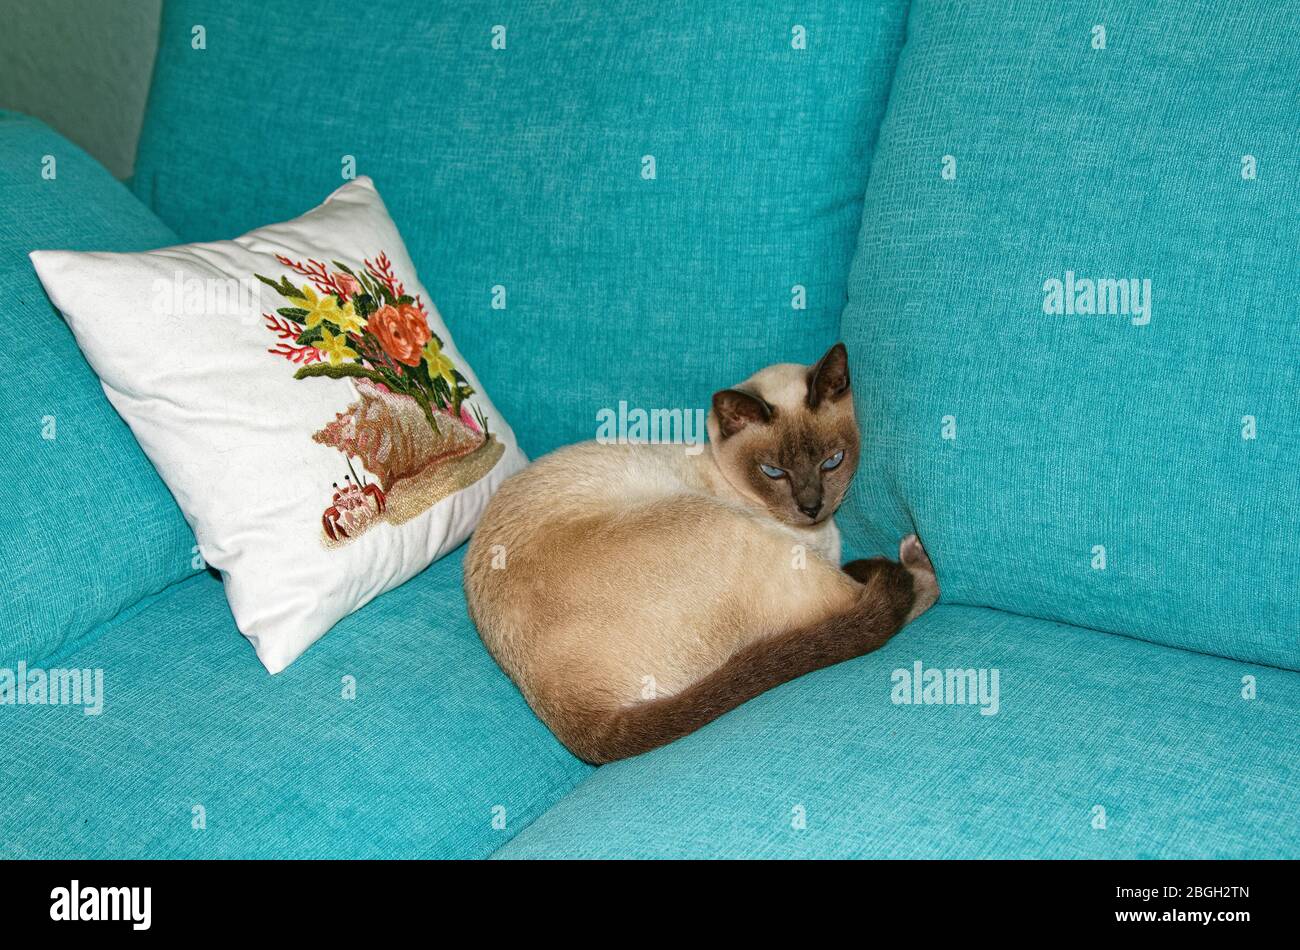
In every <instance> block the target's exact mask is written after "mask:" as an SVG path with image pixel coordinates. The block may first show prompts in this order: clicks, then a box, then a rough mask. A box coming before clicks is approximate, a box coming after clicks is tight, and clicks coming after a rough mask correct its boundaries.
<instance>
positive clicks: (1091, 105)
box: [842, 0, 1300, 668]
mask: <svg viewBox="0 0 1300 950" xmlns="http://www.w3.org/2000/svg"><path fill="white" fill-rule="evenodd" d="M1107 9H1108V13H1107V14H1106V15H1105V17H1104V18H1103V17H1102V15H1101V14H1097V13H1094V12H1091V11H1089V10H1084V9H1082V8H1081V9H1079V10H1078V11H1075V12H1060V11H1050V12H1049V11H1047V10H1046V9H1045V7H1044V5H1043V4H1042V3H1040V2H1038V0H1017V2H1012V3H1008V4H1004V5H999V8H998V13H997V15H996V16H991V15H989V14H988V13H987V11H984V10H983V9H981V8H979V7H978V6H971V5H967V4H960V3H948V2H938V0H916V2H914V3H913V4H912V9H911V14H910V21H909V25H908V40H907V46H906V48H905V50H904V52H903V54H902V56H901V58H900V62H899V65H898V71H897V74H896V79H895V84H894V89H893V92H892V97H891V100H890V104H889V110H888V115H887V117H886V119H885V121H884V124H883V126H882V129H881V135H880V142H879V146H878V148H877V152H876V157H875V163H874V166H873V168H872V173H871V181H870V185H869V187H868V190H867V194H866V199H865V206H864V210H863V227H862V233H861V236H860V239H859V245H858V252H857V256H856V258H855V262H854V265H853V271H852V275H851V278H850V283H849V297H850V301H849V305H848V308H847V309H846V311H845V314H844V321H843V334H844V337H845V339H846V342H847V343H848V344H849V347H850V353H851V354H852V355H853V357H854V359H855V364H854V369H855V375H854V385H855V388H856V398H857V407H858V411H859V414H860V417H861V422H862V425H863V430H864V433H865V445H864V464H863V466H862V469H861V472H860V474H859V475H858V480H857V484H856V487H855V493H854V494H853V496H852V498H851V500H850V502H849V504H848V505H847V506H846V509H845V514H844V521H843V523H842V527H843V528H844V530H845V534H846V541H847V544H848V546H849V548H850V549H851V550H853V549H856V550H857V551H870V550H893V549H894V548H895V545H896V543H897V538H898V535H899V534H901V533H903V532H905V531H909V530H912V528H913V527H915V528H916V529H917V530H919V532H920V534H921V537H922V539H923V540H924V541H925V543H926V546H927V548H928V549H929V551H930V554H931V555H932V557H933V558H934V561H935V564H936V567H937V568H938V572H939V579H940V582H941V585H942V587H943V596H944V600H945V601H947V602H950V603H962V604H974V605H982V606H993V607H1000V608H1005V609H1007V610H1012V611H1017V612H1020V613H1024V614H1028V615H1032V616H1038V617H1044V618H1048V619H1053V620H1061V621H1066V622H1070V623H1074V624H1080V625H1083V626H1088V627H1093V628H1096V629H1100V630H1108V631H1115V632H1119V633H1124V634H1129V635H1132V636H1136V637H1142V638H1146V639H1150V640H1154V641H1158V642H1161V643H1165V644H1170V645H1174V646H1178V647H1185V648H1188V649H1192V650H1198V651H1203V652H1209V653H1215V654H1221V655H1226V656H1230V657H1235V658H1238V659H1242V660H1251V661H1258V662H1263V663H1270V664H1274V665H1280V666H1287V667H1292V668H1297V667H1300V634H1298V631H1300V597H1297V596H1296V591H1297V586H1298V584H1300V516H1298V515H1297V511H1300V474H1298V473H1300V385H1298V383H1300V318H1298V316H1297V313H1298V305H1297V300H1298V299H1300V298H1297V287H1300V253H1298V252H1297V248H1300V215H1298V214H1297V205H1296V200H1295V199H1296V181H1297V179H1298V178H1300V122H1298V121H1297V111H1296V96H1295V93H1296V90H1297V89H1300V9H1295V8H1290V7H1287V6H1286V5H1279V4H1276V3H1263V2H1248V3H1237V4H1218V5H1210V6H1203V7H1202V8H1200V12H1199V13H1198V15H1196V16H1192V15H1191V14H1190V13H1188V12H1187V11H1186V10H1185V9H1184V8H1183V7H1182V6H1180V5H1178V4H1174V3H1156V4H1152V3H1150V2H1148V0H1142V2H1138V0H1128V2H1121V3H1115V4H1110V5H1109V6H1108V8H1107ZM1107 281H1113V282H1107Z"/></svg>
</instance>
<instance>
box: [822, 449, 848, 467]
mask: <svg viewBox="0 0 1300 950" xmlns="http://www.w3.org/2000/svg"><path fill="white" fill-rule="evenodd" d="M843 461H844V450H843V449H840V450H839V451H838V452H836V453H835V454H834V455H832V456H831V457H830V458H828V459H827V460H826V461H824V462H822V468H823V469H825V470H826V471H828V472H829V471H830V470H831V469H833V468H839V467H840V463H841V462H843Z"/></svg>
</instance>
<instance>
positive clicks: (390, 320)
mask: <svg viewBox="0 0 1300 950" xmlns="http://www.w3.org/2000/svg"><path fill="white" fill-rule="evenodd" d="M367 326H368V328H369V330H370V331H371V332H372V333H374V335H375V336H376V337H378V338H379V345H380V346H382V347H383V348H384V352H385V353H387V354H388V355H389V356H391V357H392V358H393V359H395V360H397V362H399V363H404V364H406V365H407V366H419V365H420V359H421V355H422V353H423V350H424V344H426V343H428V342H429V340H430V339H431V338H432V334H431V333H429V324H428V323H427V322H426V321H425V319H424V314H422V313H421V312H420V311H419V310H417V309H416V308H415V307H412V306H411V305H410V304H402V305H401V306H400V307H394V306H393V305H392V304H385V305H384V306H382V307H380V308H379V309H378V310H377V311H376V312H375V313H374V315H373V316H371V318H370V322H369V324H368V325H367Z"/></svg>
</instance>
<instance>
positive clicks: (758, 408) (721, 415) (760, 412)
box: [713, 389, 772, 439]
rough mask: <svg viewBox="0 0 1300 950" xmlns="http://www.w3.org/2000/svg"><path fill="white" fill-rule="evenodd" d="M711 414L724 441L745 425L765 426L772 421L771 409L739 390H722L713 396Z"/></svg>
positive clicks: (755, 397)
mask: <svg viewBox="0 0 1300 950" xmlns="http://www.w3.org/2000/svg"><path fill="white" fill-rule="evenodd" d="M713 413H714V415H716V416H717V417H718V429H719V430H720V431H721V432H722V437H723V438H724V439H726V438H729V437H730V436H733V435H735V434H736V433H737V432H739V431H740V430H741V429H743V428H745V426H747V425H755V424H759V425H762V424H766V423H767V422H769V421H771V419H772V407H771V406H769V405H768V404H767V403H765V402H764V401H763V400H761V399H759V398H758V397H757V396H751V395H750V394H749V393H746V392H741V391H740V390H739V389H723V390H720V391H719V392H716V393H714V394H713Z"/></svg>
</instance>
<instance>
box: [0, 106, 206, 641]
mask: <svg viewBox="0 0 1300 950" xmlns="http://www.w3.org/2000/svg"><path fill="white" fill-rule="evenodd" d="M175 242H176V236H175V235H174V234H173V233H172V232H171V231H170V230H169V229H168V228H167V227H166V226H165V225H163V224H162V222H160V221H159V220H158V219H157V218H156V217H154V215H153V214H152V213H151V212H150V211H149V210H148V209H147V208H145V206H144V205H142V204H141V203H140V202H139V201H138V200H137V199H136V198H135V197H134V196H133V195H132V194H131V193H130V192H129V191H127V190H126V188H124V187H123V186H122V185H121V184H119V183H118V182H116V181H114V180H113V177H112V176H111V175H109V173H108V172H107V171H105V170H104V169H103V168H101V167H100V166H99V165H98V164H97V163H96V162H95V161H94V160H93V159H91V158H90V157H89V156H88V155H86V154H85V153H84V152H82V151H81V149H79V148H77V147H76V146H75V145H72V144H71V143H70V142H68V141H67V140H65V139H63V138H61V137H60V136H58V135H57V134H55V133H54V132H52V131H51V130H50V129H49V128H47V127H46V126H44V125H42V124H41V123H39V122H37V121H36V120H35V119H30V118H27V117H26V116H22V115H19V114H17V113H13V112H3V111H0V301H3V304H0V312H3V314H4V319H5V325H6V326H7V327H8V329H9V334H10V358H9V359H8V360H6V362H5V370H4V384H3V391H4V397H5V398H4V401H5V408H4V411H3V412H0V440H3V442H4V445H5V446H6V447H7V451H6V453H5V476H4V480H5V484H6V486H7V487H6V491H5V501H4V504H3V505H0V605H2V606H3V611H2V612H0V613H2V615H0V665H12V663H14V662H17V661H18V660H36V659H39V658H41V657H47V656H50V655H52V654H54V653H57V652H59V651H60V650H66V649H68V648H70V647H71V646H73V645H75V644H77V643H78V642H80V641H81V640H83V639H85V638H87V637H89V636H92V635H93V633H94V631H95V629H96V628H97V627H98V626H99V625H100V624H102V623H104V622H105V621H107V620H109V619H110V618H112V617H114V616H116V615H117V614H118V613H119V612H120V611H122V610H123V609H125V608H127V607H129V606H130V605H132V604H134V603H135V602H136V601H137V600H139V599H140V598H141V597H144V596H146V595H148V594H151V593H154V592H156V591H158V590H161V589H162V588H163V587H165V586H166V585H168V584H170V583H172V582H174V581H176V580H179V579H180V578H182V577H185V576H186V575H188V574H191V573H193V571H194V570H195V568H194V567H193V566H192V563H191V562H192V560H193V557H194V555H193V553H192V549H193V546H194V536H193V534H191V533H190V530H189V527H188V526H187V525H186V524H185V521H184V519H183V518H182V517H181V513H180V510H179V509H178V508H177V507H176V503H175V502H174V501H173V500H172V497H171V495H170V493H168V491H167V489H166V487H165V486H164V485H163V483H162V481H161V480H160V479H159V478H158V475H157V473H156V472H155V471H154V469H153V466H152V465H150V464H149V461H148V459H146V458H145V456H144V453H143V452H142V451H141V450H140V447H139V446H138V445H137V444H136V441H135V438H134V437H133V436H132V435H131V432H130V430H129V429H128V428H127V427H126V425H125V423H123V422H122V420H121V419H120V418H119V417H118V415H117V413H116V412H114V411H113V408H112V407H111V406H110V405H109V404H108V400H107V399H105V398H104V391H103V389H102V388H101V387H100V384H99V378H98V377H97V376H96V375H95V374H94V372H92V371H91V369H90V367H89V366H87V365H86V361H85V360H84V359H83V358H82V356H81V351H80V350H79V349H78V348H77V344H76V341H75V340H74V339H73V337H72V333H71V331H69V330H68V327H67V325H66V324H65V323H64V322H63V318H62V317H60V316H59V313H58V311H57V310H55V308H54V306H53V305H52V304H51V303H50V302H49V300H48V299H47V298H46V296H45V291H44V290H43V289H42V288H41V285H40V282H39V281H38V280H37V279H36V272H35V271H34V270H32V265H31V262H30V261H29V260H28V259H27V254H28V252H30V251H32V250H35V249H37V248H51V249H68V250H79V251H86V250H103V251H139V250H145V249H148V248H154V247H161V246H164V245H167V244H174V243H175ZM112 292H113V288H111V287H105V288H104V293H105V294H111V293H112Z"/></svg>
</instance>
